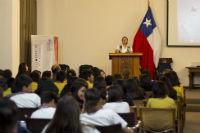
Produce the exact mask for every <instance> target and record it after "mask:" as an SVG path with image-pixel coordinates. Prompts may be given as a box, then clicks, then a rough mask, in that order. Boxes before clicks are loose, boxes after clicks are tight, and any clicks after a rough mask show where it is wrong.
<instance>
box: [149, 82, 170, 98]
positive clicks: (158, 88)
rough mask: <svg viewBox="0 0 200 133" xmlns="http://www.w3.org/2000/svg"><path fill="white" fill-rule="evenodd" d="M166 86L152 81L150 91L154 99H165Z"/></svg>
mask: <svg viewBox="0 0 200 133" xmlns="http://www.w3.org/2000/svg"><path fill="white" fill-rule="evenodd" d="M166 90H167V89H166V85H165V83H164V82H162V81H154V82H153V84H152V91H153V97H154V98H165V97H166V96H167V91H166Z"/></svg>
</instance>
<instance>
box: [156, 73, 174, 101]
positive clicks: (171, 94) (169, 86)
mask: <svg viewBox="0 0 200 133" xmlns="http://www.w3.org/2000/svg"><path fill="white" fill-rule="evenodd" d="M159 80H160V81H162V82H164V83H165V85H166V87H167V92H168V96H169V97H170V98H172V99H174V100H177V92H176V90H175V89H174V88H173V86H172V84H171V82H170V80H169V79H168V78H167V77H165V76H161V77H160V78H159Z"/></svg>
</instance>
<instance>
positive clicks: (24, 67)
mask: <svg viewBox="0 0 200 133" xmlns="http://www.w3.org/2000/svg"><path fill="white" fill-rule="evenodd" d="M22 74H25V75H29V68H28V65H27V64H26V63H21V64H20V65H19V68H18V73H17V75H16V77H15V78H17V77H18V76H20V75H22Z"/></svg>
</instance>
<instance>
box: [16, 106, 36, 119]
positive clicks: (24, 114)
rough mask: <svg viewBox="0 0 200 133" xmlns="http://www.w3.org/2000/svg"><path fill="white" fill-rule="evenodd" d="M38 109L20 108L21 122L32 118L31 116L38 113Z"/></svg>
mask: <svg viewBox="0 0 200 133" xmlns="http://www.w3.org/2000/svg"><path fill="white" fill-rule="evenodd" d="M37 109H38V108H19V113H20V116H19V118H20V120H25V119H27V118H30V117H31V114H32V113H33V112H34V111H36V110H37Z"/></svg>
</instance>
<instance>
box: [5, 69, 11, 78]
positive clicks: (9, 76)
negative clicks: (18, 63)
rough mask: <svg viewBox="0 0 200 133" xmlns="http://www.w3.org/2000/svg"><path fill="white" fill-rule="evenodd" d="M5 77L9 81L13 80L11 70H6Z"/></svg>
mask: <svg viewBox="0 0 200 133" xmlns="http://www.w3.org/2000/svg"><path fill="white" fill-rule="evenodd" d="M3 76H4V77H5V78H6V79H7V80H8V79H10V78H12V72H11V70H9V69H6V70H4V72H3Z"/></svg>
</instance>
